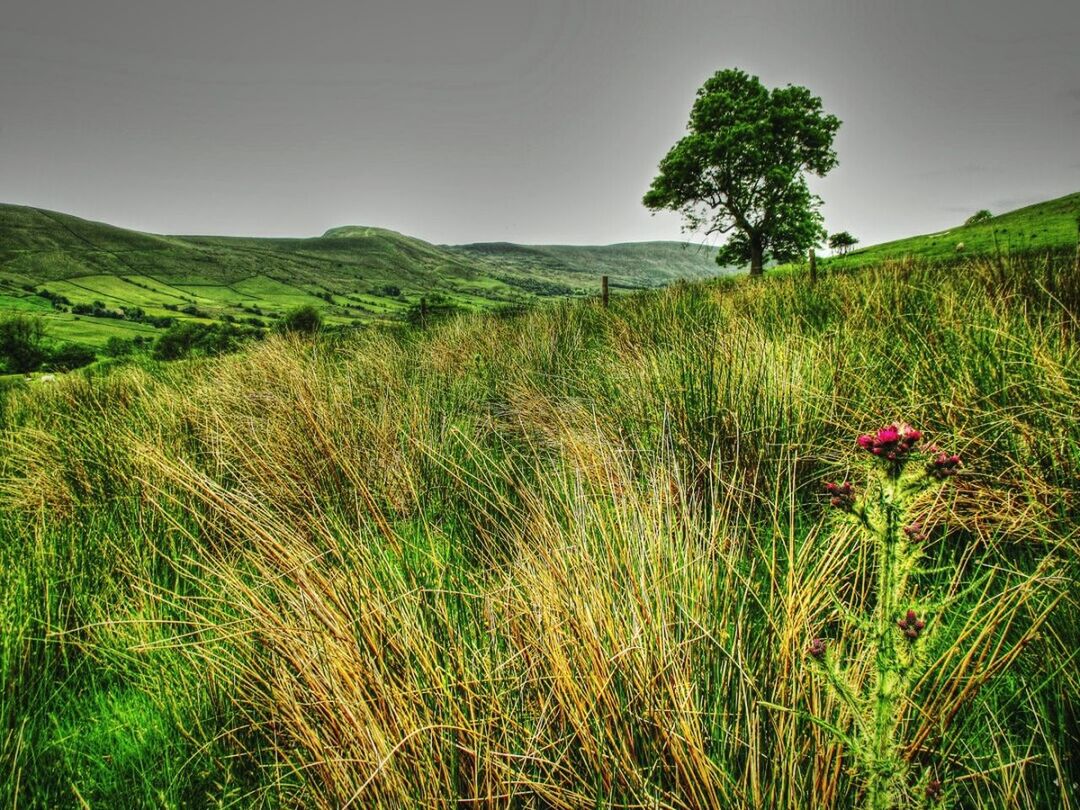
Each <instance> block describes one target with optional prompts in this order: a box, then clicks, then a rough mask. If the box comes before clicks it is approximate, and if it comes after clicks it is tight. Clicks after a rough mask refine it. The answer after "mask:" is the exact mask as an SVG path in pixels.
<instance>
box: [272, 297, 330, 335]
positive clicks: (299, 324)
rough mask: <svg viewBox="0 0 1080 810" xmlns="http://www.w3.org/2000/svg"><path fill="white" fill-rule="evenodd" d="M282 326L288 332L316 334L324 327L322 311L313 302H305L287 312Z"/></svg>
mask: <svg viewBox="0 0 1080 810" xmlns="http://www.w3.org/2000/svg"><path fill="white" fill-rule="evenodd" d="M281 328H282V329H283V330H284V331H286V332H299V333H300V334H303V335H314V334H315V333H316V332H318V331H319V329H321V328H322V313H321V312H319V310H317V309H316V308H315V307H313V306H312V305H311V304H304V305H303V306H299V307H296V308H295V309H291V310H289V311H288V312H287V313H285V317H284V319H282V322H281Z"/></svg>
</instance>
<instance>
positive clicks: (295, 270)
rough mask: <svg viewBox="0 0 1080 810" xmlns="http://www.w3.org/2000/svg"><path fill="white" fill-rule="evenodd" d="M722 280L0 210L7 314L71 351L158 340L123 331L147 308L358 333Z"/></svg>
mask: <svg viewBox="0 0 1080 810" xmlns="http://www.w3.org/2000/svg"><path fill="white" fill-rule="evenodd" d="M718 272H720V271H719V270H718V268H717V267H716V265H715V264H714V263H713V254H712V251H709V250H704V249H685V248H684V247H683V246H682V245H679V244H677V243H642V244H629V245H613V246H610V247H520V246H517V245H498V246H495V245H486V246H479V245H472V246H466V247H455V246H450V245H433V244H430V243H428V242H425V241H423V240H421V239H416V238H414V237H410V236H405V235H403V234H400V233H396V232H394V231H390V230H385V229H381V228H370V227H359V226H347V227H342V228H335V229H332V230H330V231H327V232H326V233H325V234H323V235H322V236H320V237H315V238H310V239H283V238H282V239H261V238H244V237H222V236H159V235H155V234H147V233H140V232H137V231H129V230H125V229H123V228H117V227H114V226H111V225H107V224H103V223H97V222H90V221H87V220H84V219H80V218H78V217H74V216H70V215H67V214H61V213H56V212H52V211H44V210H41V209H37V208H29V207H23V206H12V205H0V310H4V309H7V310H19V311H26V312H35V313H38V314H41V315H43V316H44V317H46V318H47V319H48V320H49V325H50V331H52V332H53V333H54V334H55V335H56V336H57V337H59V338H63V339H69V340H74V341H80V342H85V343H88V344H90V345H101V344H103V343H104V342H105V341H106V340H107V339H108V338H109V337H111V336H126V337H131V336H134V335H136V334H146V333H148V331H149V333H150V334H152V333H153V332H154V327H153V326H147V322H146V321H145V320H143V321H139V320H131V319H129V318H119V317H114V316H117V315H119V314H120V313H125V312H131V311H133V310H136V308H137V310H138V311H139V312H140V313H142V315H144V316H148V318H150V319H155V318H158V319H160V318H176V319H190V320H196V321H215V320H221V319H229V318H231V319H236V320H240V321H245V320H248V321H250V320H252V319H255V320H256V321H263V320H268V319H274V318H276V317H278V316H280V315H281V314H282V313H283V312H285V311H287V310H288V309H291V308H292V307H295V306H297V305H299V304H313V305H315V306H318V307H320V308H321V309H323V310H324V313H325V316H326V318H327V319H328V320H329V321H330V322H331V323H351V322H358V321H360V322H363V321H370V320H375V319H394V318H401V317H403V316H404V315H405V313H407V312H408V310H409V309H410V308H411V307H414V306H415V305H417V304H418V303H419V301H420V300H421V298H429V299H431V298H437V299H440V300H441V301H443V302H444V303H445V304H447V305H450V306H453V307H456V308H460V309H466V310H494V309H498V308H501V307H505V306H507V305H513V304H522V303H528V302H530V301H533V300H535V299H537V298H542V297H550V296H578V295H584V294H588V293H590V292H592V291H593V290H595V289H596V286H597V284H598V280H599V279H598V277H599V276H600V275H603V274H606V275H609V276H611V279H612V283H613V285H614V286H615V287H616V288H618V287H626V288H635V287H652V286H658V285H660V284H664V283H667V282H669V281H671V280H673V279H675V278H703V277H707V276H712V275H716V274H717V273H718ZM74 307H80V308H81V309H87V308H89V309H90V310H91V311H90V312H89V313H88V312H82V313H81V314H79V313H73V312H71V310H72V309H73V308H74ZM93 313H97V314H96V315H95V314H93Z"/></svg>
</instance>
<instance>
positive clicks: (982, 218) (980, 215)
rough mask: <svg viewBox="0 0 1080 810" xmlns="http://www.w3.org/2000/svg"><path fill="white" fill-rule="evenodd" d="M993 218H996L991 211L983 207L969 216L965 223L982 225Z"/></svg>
mask: <svg viewBox="0 0 1080 810" xmlns="http://www.w3.org/2000/svg"><path fill="white" fill-rule="evenodd" d="M993 218H994V215H993V214H991V213H990V212H989V211H987V210H986V209H985V208H983V209H981V210H979V211H976V212H975V213H974V214H972V215H971V216H970V217H968V218H967V219H966V220H965V221H964V224H965V225H980V224H982V223H983V222H989V221H990V220H991V219H993Z"/></svg>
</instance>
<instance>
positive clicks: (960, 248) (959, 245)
mask: <svg viewBox="0 0 1080 810" xmlns="http://www.w3.org/2000/svg"><path fill="white" fill-rule="evenodd" d="M956 252H957V253H963V252H964V243H963V242H957V243H956Z"/></svg>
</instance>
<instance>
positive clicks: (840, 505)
mask: <svg viewBox="0 0 1080 810" xmlns="http://www.w3.org/2000/svg"><path fill="white" fill-rule="evenodd" d="M825 492H827V493H828V494H829V495H831V496H832V497H831V498H829V503H831V504H832V505H833V506H835V507H836V508H837V509H840V510H842V511H844V512H850V511H851V510H852V509H853V508H854V506H855V487H853V486H852V485H851V482H850V481H845V482H844V483H842V484H839V483H834V482H830V483H827V484H825Z"/></svg>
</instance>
